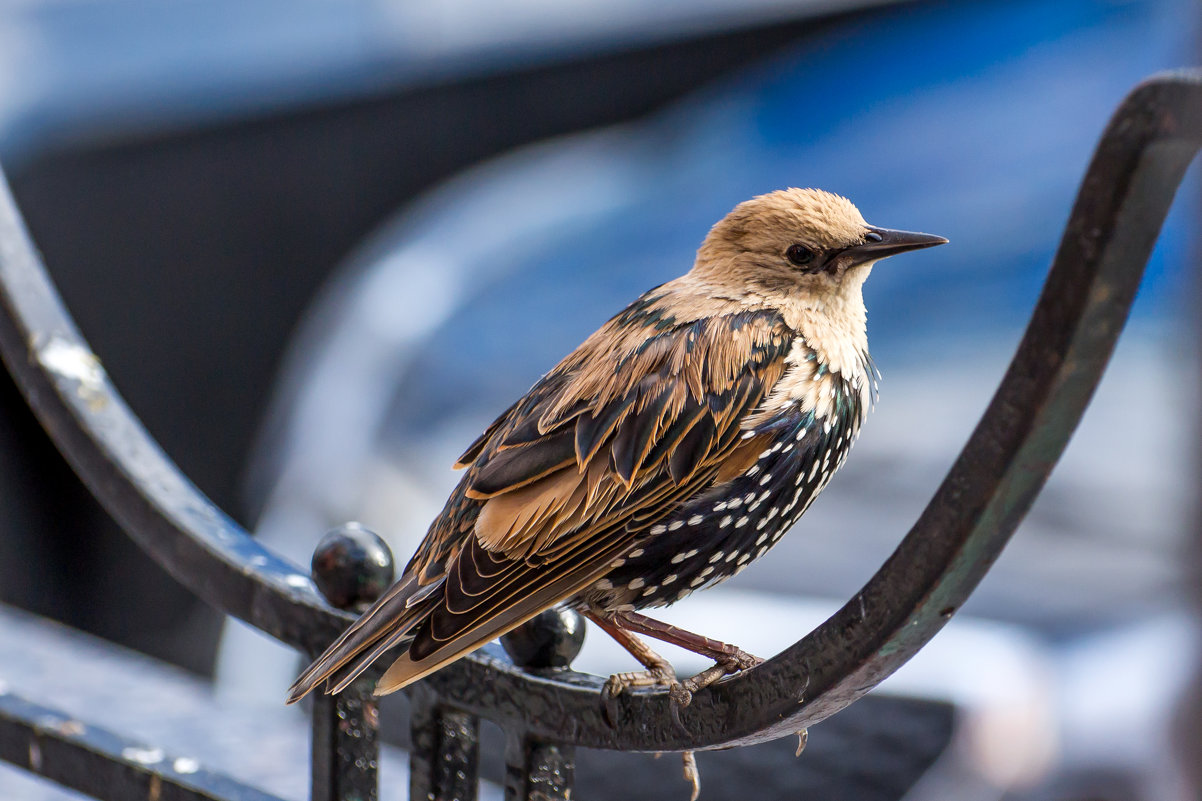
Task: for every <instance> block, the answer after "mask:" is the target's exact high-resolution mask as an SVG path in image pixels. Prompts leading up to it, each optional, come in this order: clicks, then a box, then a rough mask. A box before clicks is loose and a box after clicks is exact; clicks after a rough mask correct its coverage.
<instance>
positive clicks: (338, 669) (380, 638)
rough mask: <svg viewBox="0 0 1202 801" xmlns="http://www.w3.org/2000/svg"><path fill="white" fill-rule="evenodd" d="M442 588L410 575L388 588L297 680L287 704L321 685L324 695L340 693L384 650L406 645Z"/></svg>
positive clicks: (289, 694) (291, 689) (290, 690)
mask: <svg viewBox="0 0 1202 801" xmlns="http://www.w3.org/2000/svg"><path fill="white" fill-rule="evenodd" d="M441 586H442V583H441V582H435V583H433V584H427V585H425V586H421V585H419V584H418V581H417V577H416V576H409V577H406V578H402V580H401V581H399V582H397V583H396V584H394V585H393V586H392V587H390V588H389V589H388V591H387V592H386V593H385V594H384V595H382V596H381V597H380V598H379V600H377V601H376V602H375V603H374V604H372V606H371V608H370V609H368V610H367V611H366V612H364V613H363V615H362V616H361V617H360V618H359V619H358V620H356V621H355V622H354V623H352V624H351V626H350V628H348V629H347V630H346V631H344V632H343V633H342V636H340V637H339V638H338V639H337V640H335V641H334V642H333V644H331V645H330V647H329V648H327V649H326V650H325V653H323V654H322V655H321V656H319V657H318V658H317V659H316V661H314V662H313V664H311V665H309V667H307V668H305V670H304V672H302V673H301V674H300V676H298V677H297V679H296V682H295V683H294V684H293V685H292V687H291V688H290V689H289V690H288V703H290V704H294V703H296V702H297V701H299V700H300V699H302V698H304V697H305V696H306V695H308V694H309V693H310V692H312V691H313V690H314V689H315V688H316V687H317V686H318V685H319V684H321V683H322V682H328V684H327V686H326V688H325V691H326V692H327V693H338V692H341V691H342V690H344V689H346V687H347V686H348V685H349V684H350V683H351V682H352V681H354V680H355V679H356V678H358V677H359V675H360V674H361V673H363V671H365V670H367V668H368V667H370V666H371V664H372V663H373V662H375V661H376V660H377V659H379V658H380V657H381V656H382V655H383V654H384V653H385V652H386V651H388V650H389V649H391V648H394V647H396V646H399V645H405V644H408V642H409V641H411V640H412V639H413V635H412V630H413V629H414V627H415V626H417V625H418V624H419V623H421V621H422V620H424V619H425V618H426V616H427V615H428V614H429V611H430V604H429V603H426V602H427V601H428V600H429V599H430V598H431V597H432V596H435V595H436V593H437V590H438V589H440V588H441Z"/></svg>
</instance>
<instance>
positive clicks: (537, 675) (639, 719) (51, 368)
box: [0, 70, 1202, 800]
mask: <svg viewBox="0 0 1202 801" xmlns="http://www.w3.org/2000/svg"><path fill="white" fill-rule="evenodd" d="M1200 147H1202V71H1197V70H1195V71H1187V72H1178V73H1169V74H1164V75H1160V76H1157V77H1154V78H1152V79H1150V80H1149V81H1147V82H1145V83H1144V84H1142V85H1140V86H1139V87H1137V88H1136V89H1135V90H1134V91H1133V92H1132V93H1131V94H1130V95H1129V96H1128V97H1127V99H1126V100H1125V101H1124V102H1123V103H1122V105H1121V106H1120V107H1119V109H1118V110H1117V112H1116V113H1115V115H1114V117H1113V119H1112V120H1111V122H1110V124H1109V125H1108V127H1107V128H1106V131H1105V133H1104V134H1103V136H1102V139H1101V142H1100V143H1099V145H1098V148H1097V151H1096V153H1095V154H1094V157H1093V160H1092V162H1091V163H1090V166H1089V169H1088V172H1087V173H1086V176H1085V179H1084V181H1083V182H1082V186H1081V189H1080V192H1079V194H1078V197H1077V201H1076V204H1075V206H1074V208H1073V211H1072V215H1071V218H1070V220H1069V223H1068V227H1067V229H1066V231H1065V233H1064V237H1063V239H1062V241H1061V244H1060V248H1059V250H1058V251H1057V253H1056V257H1055V260H1054V262H1053V265H1052V269H1051V272H1050V274H1049V275H1048V278H1047V280H1046V283H1045V285H1044V289H1043V293H1042V295H1041V296H1040V299H1039V302H1038V304H1037V305H1036V307H1035V310H1034V312H1033V314H1032V317H1031V321H1030V323H1029V325H1028V327H1027V331H1026V333H1025V335H1024V337H1023V339H1022V342H1021V344H1020V345H1019V348H1018V352H1017V353H1016V355H1015V356H1014V359H1013V361H1012V362H1011V364H1010V367H1009V369H1008V370H1007V372H1006V374H1005V377H1004V378H1003V380H1002V383H1001V386H1000V387H999V388H998V390H997V393H996V394H995V396H994V398H993V400H992V401H991V403H990V404H989V406H988V408H987V409H986V411H985V414H984V416H983V417H982V419H981V421H980V423H979V424H978V425H977V427H976V430H975V431H974V432H973V433H972V436H971V438H970V439H969V441H968V443H967V445H965V447H964V449H963V451H962V452H961V453H960V456H959V458H958V459H957V460H956V462H955V464H954V466H953V467H952V469H951V471H950V472H949V474H948V475H947V477H946V479H945V480H944V481H943V484H942V485H941V486H940V487H939V489H938V491H937V492H936V493H935V496H934V497H933V498H932V499H931V501H930V503H929V504H928V505H927V507H926V509H925V510H924V511H923V513H922V515H921V516H920V517H919V519H918V521H917V522H916V523H915V524H914V526H913V528H912V529H911V530H910V532H909V533H908V534H907V535H906V537H905V538H904V539H903V540H902V542H901V544H900V545H899V546H898V548H897V550H896V551H895V552H894V553H893V555H892V556H891V557H890V558H889V559H888V560H887V561H886V562H885V564H884V565H883V566H882V567H881V568H880V570H879V571H877V573H876V575H874V576H873V577H872V578H871V579H870V580H869V582H868V583H867V584H866V585H865V586H864V588H863V589H862V590H861V591H860V592H858V593H857V594H856V595H855V597H853V598H852V599H851V600H850V601H848V602H847V604H846V605H845V606H844V607H843V608H842V609H840V610H839V611H838V612H837V613H836V614H834V615H833V616H832V617H831V618H830V619H829V620H827V621H826V622H825V623H823V624H822V625H821V626H819V627H818V628H817V629H815V630H814V631H812V632H810V633H809V634H807V635H806V636H804V637H803V638H802V639H801V640H799V641H798V642H797V643H796V644H794V645H792V646H790V647H789V648H787V649H785V650H784V651H782V652H781V653H780V654H777V655H776V656H775V657H773V658H772V659H769V660H768V661H767V662H765V663H763V664H762V665H760V666H758V667H756V668H754V669H752V670H748V671H746V672H743V673H740V674H737V675H735V676H733V677H731V678H729V679H727V680H725V681H723V682H720V683H718V684H716V685H714V686H712V687H709V688H707V689H705V690H703V691H701V692H698V693H697V694H696V696H695V697H694V699H693V702H692V704H691V705H690V706H689V707H687V708H685V709H684V710H682V712H681V715H680V718H681V723H682V724H683V725H680V724H678V723H677V722H675V720H674V717H673V715H672V714H671V712H670V709H669V701H668V697H667V694H666V693H664V692H662V691H646V692H637V693H631V694H623V695H622V696H619V697H618V698H617V699H616V712H617V714H616V717H615V718H614V719H612V720H611V719H608V718H607V716H606V715H605V714H604V713H603V711H602V704H601V703H600V690H601V686H602V683H603V679H602V678H600V677H596V676H591V675H585V674H580V673H575V672H572V671H570V670H569V669H563V668H561V669H559V670H555V671H547V670H538V669H537V668H538V667H539V666H540V665H539V664H537V662H538V659H539V658H541V657H532V658H531V661H533V662H535V664H527V665H525V666H522V667H519V666H517V665H515V664H513V662H512V661H510V660H507V659H505V658H504V657H503V656H501V655H499V654H498V653H497V652H495V651H491V650H485V651H482V652H477V653H476V654H474V655H472V656H470V657H467V658H465V659H463V660H460V661H459V662H457V663H455V664H453V665H451V666H449V667H447V668H444V669H443V670H441V671H439V672H438V673H436V674H434V675H432V676H430V677H429V678H427V679H426V680H424V681H422V682H421V683H420V684H418V685H416V686H415V687H413V688H412V689H411V690H410V691H409V692H410V697H411V701H412V708H413V714H412V728H413V749H412V752H411V779H410V780H411V797H413V798H432V799H442V798H456V799H471V798H474V797H475V795H476V790H477V776H478V770H477V763H478V742H479V728H478V727H479V719H480V718H482V717H483V718H487V719H489V720H492V721H494V722H495V723H497V724H498V725H499V726H500V727H501V728H502V729H503V730H504V731H505V732H506V735H507V738H508V747H507V753H506V759H507V763H508V770H507V776H506V790H505V791H506V796H507V798H510V799H536V798H537V799H566V798H568V797H569V795H570V791H571V786H572V773H573V769H572V765H573V758H574V749H575V748H576V747H577V746H581V747H589V748H605V749H618V750H626V751H680V750H695V749H701V750H704V749H714V748H722V747H727V746H732V745H745V744H749V743H757V742H763V741H767V740H771V739H775V738H778V737H782V736H785V735H790V734H792V733H793V732H796V731H798V730H800V729H804V728H806V727H808V726H811V725H813V724H814V723H817V722H819V721H821V720H822V719H824V718H826V717H828V716H830V715H832V714H834V713H836V712H838V711H839V710H841V709H843V708H844V707H846V706H847V705H848V704H850V703H852V702H853V701H855V700H856V699H858V698H860V697H861V696H863V695H864V694H865V693H866V692H868V691H869V690H870V689H872V688H873V687H875V686H876V685H877V684H878V683H879V682H880V681H881V680H882V679H884V678H885V677H886V676H888V675H889V674H890V673H892V672H893V671H894V670H896V669H897V668H898V667H899V666H900V665H901V664H902V663H904V662H905V661H906V660H907V659H909V658H910V657H911V656H912V655H913V654H914V653H915V652H916V651H918V649H919V648H921V647H922V646H923V645H924V644H925V643H926V642H927V641H928V640H930V638H931V637H932V636H934V634H935V633H936V632H937V631H938V630H939V629H940V628H941V627H942V626H943V625H944V624H945V623H946V622H947V620H948V619H949V618H950V617H951V616H952V615H953V613H954V612H955V611H956V610H957V609H958V608H959V607H960V606H961V605H962V604H963V602H964V601H965V599H966V598H967V597H968V595H969V594H970V593H971V592H972V590H973V588H974V587H975V586H976V585H977V583H978V582H979V581H980V579H981V578H982V576H984V574H985V572H986V571H987V570H988V569H989V567H990V565H991V564H992V563H993V561H994V559H995V558H996V557H997V555H998V553H999V552H1000V551H1001V549H1002V547H1003V546H1004V545H1005V543H1006V541H1007V540H1008V539H1009V537H1010V536H1011V534H1012V533H1013V532H1014V529H1015V527H1016V526H1017V525H1018V523H1019V521H1020V520H1021V519H1022V517H1023V515H1024V514H1025V513H1026V512H1027V510H1028V509H1029V508H1030V506H1031V503H1032V502H1033V501H1034V499H1035V496H1036V495H1037V493H1038V492H1039V490H1040V489H1041V487H1042V486H1043V483H1044V481H1045V480H1046V478H1047V475H1048V473H1049V472H1050V471H1051V469H1052V467H1053V465H1054V464H1055V463H1056V460H1057V459H1058V458H1059V456H1060V454H1061V452H1062V451H1063V449H1064V447H1065V445H1066V444H1067V442H1068V440H1069V437H1070V436H1071V434H1072V432H1073V430H1074V428H1075V427H1076V425H1077V422H1078V421H1079V420H1080V418H1081V416H1082V414H1083V413H1084V411H1085V408H1086V405H1087V404H1088V402H1089V399H1090V397H1091V395H1092V393H1093V391H1094V388H1095V387H1096V386H1097V384H1098V381H1099V380H1100V378H1101V376H1102V372H1103V370H1104V369H1105V366H1106V364H1107V362H1108V360H1109V358H1110V355H1111V353H1112V351H1113V348H1114V345H1115V342H1116V341H1117V339H1118V336H1119V334H1120V332H1121V330H1122V327H1123V324H1124V322H1125V321H1126V318H1127V315H1128V311H1129V309H1130V307H1131V303H1132V300H1133V298H1134V296H1135V292H1136V289H1137V287H1138V286H1139V283H1140V280H1141V277H1142V273H1143V267H1144V265H1145V263H1146V261H1147V259H1148V256H1149V254H1150V252H1151V250H1152V247H1153V244H1154V243H1155V241H1156V238H1157V235H1158V233H1159V230H1160V226H1161V224H1162V223H1163V221H1164V218H1165V215H1166V214H1167V212H1168V209H1169V206H1170V204H1171V203H1172V198H1173V195H1174V193H1175V191H1176V189H1177V187H1178V185H1179V184H1180V182H1181V180H1182V176H1183V175H1184V173H1185V170H1186V167H1187V166H1188V165H1189V163H1190V162H1191V160H1192V159H1193V157H1194V155H1195V154H1196V153H1197V151H1198V149H1199V148H1200ZM0 351H2V353H3V358H4V360H5V362H6V364H7V365H8V368H9V370H10V371H11V372H12V374H13V376H14V377H15V379H16V381H17V383H18V385H19V386H20V388H21V390H22V392H23V393H24V394H25V396H26V398H27V399H28V400H29V403H30V405H31V406H32V407H33V409H34V411H35V412H36V414H37V415H38V418H39V419H40V421H41V422H42V425H43V426H45V428H46V430H47V431H48V432H49V433H50V435H51V437H52V438H53V439H54V441H55V442H56V444H57V445H58V447H59V448H60V449H61V450H62V451H63V453H64V454H66V456H67V458H68V459H69V460H70V462H71V464H72V465H73V466H74V468H75V470H76V471H77V472H78V473H79V475H80V476H81V477H82V478H83V480H84V481H85V482H86V483H87V485H88V486H89V488H90V489H91V491H92V492H93V494H95V496H96V497H97V498H98V499H99V500H100V501H101V502H102V503H103V505H104V506H105V507H106V508H107V510H108V511H109V513H110V514H112V515H113V516H114V517H115V518H116V519H117V520H118V521H119V522H120V523H121V524H122V525H123V526H124V527H125V529H126V530H127V531H128V532H129V534H130V536H131V537H133V538H134V539H135V540H136V541H137V543H138V544H139V545H140V546H141V547H142V548H143V549H144V550H146V551H147V552H148V553H149V554H150V555H151V556H152V557H153V558H154V559H155V560H157V561H158V562H159V564H161V565H162V566H163V567H164V568H165V569H166V570H167V571H168V572H170V573H171V574H172V575H173V576H174V577H175V578H176V579H178V580H179V581H180V582H182V583H183V584H184V585H185V586H187V587H188V588H190V589H191V590H192V591H193V592H194V593H196V594H197V595H198V596H199V597H201V598H202V599H204V600H205V601H206V602H208V603H209V604H211V605H213V606H214V607H216V608H218V609H221V610H222V611H224V612H227V613H229V614H231V615H234V616H236V617H238V618H241V619H242V620H244V621H246V622H247V623H249V624H251V625H252V626H255V627H257V628H258V629H260V630H262V631H263V632H265V633H267V634H269V635H271V636H273V637H275V638H277V639H278V640H280V641H282V642H284V643H287V644H289V645H291V646H292V647H294V648H297V649H298V650H300V651H302V652H304V653H305V654H308V655H310V656H312V655H314V654H316V653H317V652H319V651H320V650H321V649H322V648H323V647H324V646H325V645H326V644H327V643H328V642H329V641H330V640H332V639H333V638H334V637H335V636H336V635H337V634H338V633H339V631H340V630H341V629H342V628H343V627H345V626H346V625H347V624H348V623H349V622H350V620H351V616H350V615H349V614H348V613H345V612H341V611H338V610H336V609H334V608H332V607H331V606H330V605H329V604H328V603H327V602H326V601H325V600H324V599H323V597H322V596H321V594H319V592H318V591H317V590H316V588H315V586H314V584H313V581H312V579H311V578H310V576H309V575H308V574H307V573H306V572H304V571H302V570H300V569H298V568H297V567H296V566H294V565H292V564H289V563H288V562H286V561H284V560H282V559H280V558H279V557H277V556H276V555H274V554H273V553H272V552H270V551H268V550H267V549H265V548H264V547H262V546H261V545H260V544H258V543H257V542H256V541H255V540H253V539H252V538H251V537H249V536H248V535H247V533H246V532H245V531H243V530H242V529H241V528H240V527H239V526H238V525H237V524H235V523H234V522H233V521H232V520H230V519H229V518H228V517H227V516H226V515H225V514H223V513H222V512H221V510H219V509H217V508H216V507H215V506H213V504H211V503H210V502H209V501H208V500H207V499H206V498H205V497H204V496H203V495H202V494H201V493H200V492H199V491H198V490H197V489H196V488H195V487H194V486H192V484H191V483H189V482H188V480H187V479H186V478H185V477H184V476H183V475H181V473H180V472H179V470H178V469H177V468H176V466H175V465H174V464H173V463H172V462H171V460H170V459H168V458H167V456H166V455H164V454H163V452H162V451H161V450H160V449H159V447H158V446H157V444H156V443H155V442H154V441H153V440H152V439H151V438H150V436H149V435H148V434H147V433H146V431H145V430H144V428H143V427H142V425H141V424H140V423H139V421H138V420H137V418H136V417H135V416H134V415H133V414H132V413H131V412H130V410H129V409H128V408H127V407H126V405H125V403H124V402H123V401H122V399H121V397H120V396H119V395H118V394H117V393H116V391H115V390H114V389H113V387H112V385H111V384H110V383H109V381H108V380H107V378H106V376H105V374H104V370H103V368H102V367H101V365H100V362H99V360H98V359H97V358H96V356H95V355H94V354H93V353H92V351H91V349H90V348H89V347H88V345H87V343H86V342H85V341H84V340H83V338H82V337H81V336H80V334H79V332H78V331H77V330H76V327H75V325H74V323H73V322H72V320H71V318H70V316H69V315H68V313H67V311H66V309H65V308H64V307H63V305H62V303H61V301H60V300H59V297H58V294H57V292H56V291H55V289H54V286H53V284H52V283H51V281H50V279H49V277H48V276H47V274H46V271H45V269H44V267H43V266H42V264H41V261H40V259H39V258H38V255H37V253H36V251H35V249H34V247H33V243H32V242H31V241H30V238H29V235H28V233H27V231H26V230H25V227H24V224H23V223H22V221H21V218H20V215H19V213H18V211H17V208H16V206H15V205H14V202H13V199H12V197H11V194H10V193H9V192H8V189H7V184H5V183H4V182H3V180H2V177H0ZM327 578H329V577H327ZM333 578H339V576H337V575H335V576H333ZM341 578H347V576H345V575H344V576H342V577H341ZM543 622H544V624H545V623H546V620H545V619H544V621H543ZM553 622H554V621H552V623H553ZM537 650H538V649H535V651H537ZM544 650H545V649H544ZM569 651H570V649H569ZM569 656H570V653H569ZM372 679H373V677H371V676H365V677H364V678H363V679H361V680H360V681H359V682H357V683H356V684H355V685H353V686H352V687H351V688H350V689H349V690H348V691H346V692H345V693H343V694H342V695H340V696H337V697H333V698H330V697H321V698H318V699H316V701H315V702H314V707H313V753H312V765H313V785H312V797H313V798H314V799H331V800H332V799H374V798H375V795H376V787H377V762H378V758H379V745H378V720H377V718H378V715H377V710H376V705H375V700H374V699H373V697H372V696H371V693H370V686H371V682H372ZM122 742H123V741H121V740H120V738H119V737H117V736H116V735H111V734H108V733H105V732H103V731H101V730H98V729H94V728H92V727H90V726H82V725H79V724H78V723H77V722H75V721H72V720H69V719H66V718H60V717H56V716H55V714H54V713H53V712H52V711H50V710H46V709H44V708H42V707H39V706H37V705H35V704H31V703H29V702H25V701H21V700H20V699H16V698H14V697H13V696H11V695H5V694H3V692H2V691H0V758H2V759H4V760H6V761H8V762H11V763H13V764H16V765H19V766H22V767H25V768H28V769H29V770H31V771H33V772H35V773H39V774H41V775H44V776H47V777H49V778H51V779H54V780H55V781H58V782H60V783H62V784H65V785H67V786H69V787H73V788H75V789H78V790H81V791H83V792H85V793H89V794H92V795H94V796H96V797H99V798H118V797H126V796H127V795H129V794H132V793H133V792H139V793H147V792H150V797H152V798H179V799H201V798H204V799H219V798H220V799H234V798H263V797H266V796H264V795H263V794H262V793H259V792H258V791H255V790H253V789H251V788H248V787H245V786H243V785H239V784H238V783H237V782H234V781H232V780H230V779H225V778H222V777H220V776H217V775H216V774H208V773H203V774H197V773H189V774H187V775H182V774H180V773H178V772H177V771H174V770H173V768H172V767H171V763H170V761H169V760H167V761H163V760H157V761H153V762H148V761H147V760H139V759H138V758H137V756H138V755H137V753H136V751H137V749H130V748H126V747H122ZM101 774H103V775H104V776H107V777H110V778H111V781H107V782H101V781H98V780H97V776H98V775H101Z"/></svg>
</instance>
